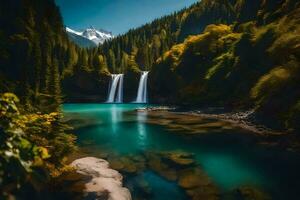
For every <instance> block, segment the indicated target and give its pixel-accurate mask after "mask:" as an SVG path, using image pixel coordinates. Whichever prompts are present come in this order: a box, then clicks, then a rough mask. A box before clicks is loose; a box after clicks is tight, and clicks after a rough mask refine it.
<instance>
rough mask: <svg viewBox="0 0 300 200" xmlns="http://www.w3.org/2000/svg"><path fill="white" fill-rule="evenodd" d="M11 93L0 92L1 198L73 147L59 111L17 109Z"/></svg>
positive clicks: (59, 160)
mask: <svg viewBox="0 0 300 200" xmlns="http://www.w3.org/2000/svg"><path fill="white" fill-rule="evenodd" d="M18 102H19V100H18V98H17V97H16V96H15V95H14V94H10V93H5V94H0V141H1V145H0V163H1V165H0V174H1V179H0V188H1V189H2V188H6V186H7V184H9V185H10V186H9V187H8V189H7V190H4V191H2V190H0V197H1V195H3V194H2V192H4V193H6V194H10V192H11V190H15V189H16V188H19V187H21V186H22V184H24V182H25V181H28V180H29V178H30V177H31V176H30V175H31V174H30V173H38V171H35V169H36V167H45V166H48V169H50V168H55V167H57V166H60V165H61V160H62V159H63V158H64V156H66V154H67V153H69V152H71V151H73V150H74V149H75V146H74V140H75V137H74V136H72V135H70V134H66V133H65V130H66V129H67V127H66V126H65V125H64V124H63V123H61V122H60V114H59V113H56V112H54V113H50V114H41V113H26V112H24V111H23V112H20V111H19V109H18V106H17V105H18ZM24 177H27V178H24Z"/></svg>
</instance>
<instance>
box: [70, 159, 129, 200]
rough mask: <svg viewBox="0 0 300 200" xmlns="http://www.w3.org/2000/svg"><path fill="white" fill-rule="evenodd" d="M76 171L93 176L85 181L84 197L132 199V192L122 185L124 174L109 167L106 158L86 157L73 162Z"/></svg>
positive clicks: (115, 199)
mask: <svg viewBox="0 0 300 200" xmlns="http://www.w3.org/2000/svg"><path fill="white" fill-rule="evenodd" d="M71 166H72V167H74V168H75V169H76V172H77V173H79V174H81V175H84V176H89V177H91V178H90V179H89V180H85V182H84V187H85V189H84V198H83V199H90V198H91V197H92V198H94V199H105V198H106V199H108V200H131V194H130V192H129V190H128V189H127V188H124V187H123V186H122V180H123V177H122V175H121V174H120V173H119V172H118V171H116V170H113V169H111V168H110V167H109V163H108V162H107V161H106V160H103V159H99V158H95V157H85V158H81V159H77V160H75V161H73V162H72V163H71Z"/></svg>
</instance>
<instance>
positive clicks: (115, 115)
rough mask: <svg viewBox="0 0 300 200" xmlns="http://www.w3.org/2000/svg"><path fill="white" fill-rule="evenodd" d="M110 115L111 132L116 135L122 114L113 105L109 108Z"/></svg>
mask: <svg viewBox="0 0 300 200" xmlns="http://www.w3.org/2000/svg"><path fill="white" fill-rule="evenodd" d="M110 113H111V127H112V132H113V133H114V134H116V133H117V131H118V130H119V124H120V122H121V121H122V120H123V112H122V111H121V110H120V109H119V108H118V106H117V105H115V104H113V105H112V106H111V107H110Z"/></svg>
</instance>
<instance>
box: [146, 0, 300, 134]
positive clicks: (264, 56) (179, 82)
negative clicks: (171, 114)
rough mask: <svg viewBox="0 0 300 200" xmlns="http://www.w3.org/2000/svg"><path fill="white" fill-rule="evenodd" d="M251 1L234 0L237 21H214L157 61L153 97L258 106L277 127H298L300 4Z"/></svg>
mask: <svg viewBox="0 0 300 200" xmlns="http://www.w3.org/2000/svg"><path fill="white" fill-rule="evenodd" d="M203 2H205V1H203ZM248 2H249V3H250V1H232V3H234V4H231V6H229V7H230V8H234V9H235V13H236V14H235V15H236V17H237V18H236V20H235V21H234V22H233V23H231V24H227V25H225V24H219V25H215V24H212V25H209V26H207V27H206V28H205V30H204V32H203V33H201V34H199V35H195V36H190V37H188V38H187V39H186V40H185V41H184V42H183V43H180V44H178V45H175V46H173V47H172V48H171V50H170V51H168V52H166V53H165V54H164V55H163V56H162V57H161V58H160V59H158V61H157V63H156V65H154V66H153V69H152V72H151V75H150V77H151V94H152V95H153V96H152V98H151V99H154V100H157V101H159V102H162V101H163V102H173V103H181V104H190V105H198V106H207V105H210V106H225V107H230V108H233V109H253V108H254V109H256V111H257V113H258V114H259V115H260V116H261V117H262V118H263V119H264V121H265V122H269V123H270V124H272V126H273V127H277V128H278V127H281V128H285V129H297V128H299V123H298V122H299V113H300V107H299V105H300V88H299V84H300V73H299V72H300V71H299V70H300V66H299V65H300V64H299V63H300V62H299V59H300V36H299V33H300V27H299V24H300V21H299V20H300V6H299V2H297V1H289V0H282V1H272V0H266V1H254V2H253V1H251V4H252V3H253V4H252V6H249V5H248V4H249V3H248ZM228 3H229V2H228ZM249 13H251V15H250V14H249ZM248 14H249V15H248ZM165 77H169V78H168V79H166V78H165ZM174 83H176V84H174ZM170 93H171V94H172V95H170ZM275 122H277V123H275Z"/></svg>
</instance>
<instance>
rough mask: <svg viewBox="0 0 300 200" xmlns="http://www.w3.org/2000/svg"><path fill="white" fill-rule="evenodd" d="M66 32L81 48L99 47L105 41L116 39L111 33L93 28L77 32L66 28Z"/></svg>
mask: <svg viewBox="0 0 300 200" xmlns="http://www.w3.org/2000/svg"><path fill="white" fill-rule="evenodd" d="M66 32H67V34H68V36H69V38H70V40H72V41H73V42H74V43H76V44H77V45H79V46H80V47H97V46H99V45H101V44H103V43H104V42H105V41H107V40H110V39H112V38H114V36H113V35H112V33H111V32H108V31H105V30H102V29H99V30H98V29H96V28H94V27H93V26H91V27H90V28H87V29H85V30H83V31H76V30H74V29H71V28H69V27H66Z"/></svg>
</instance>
